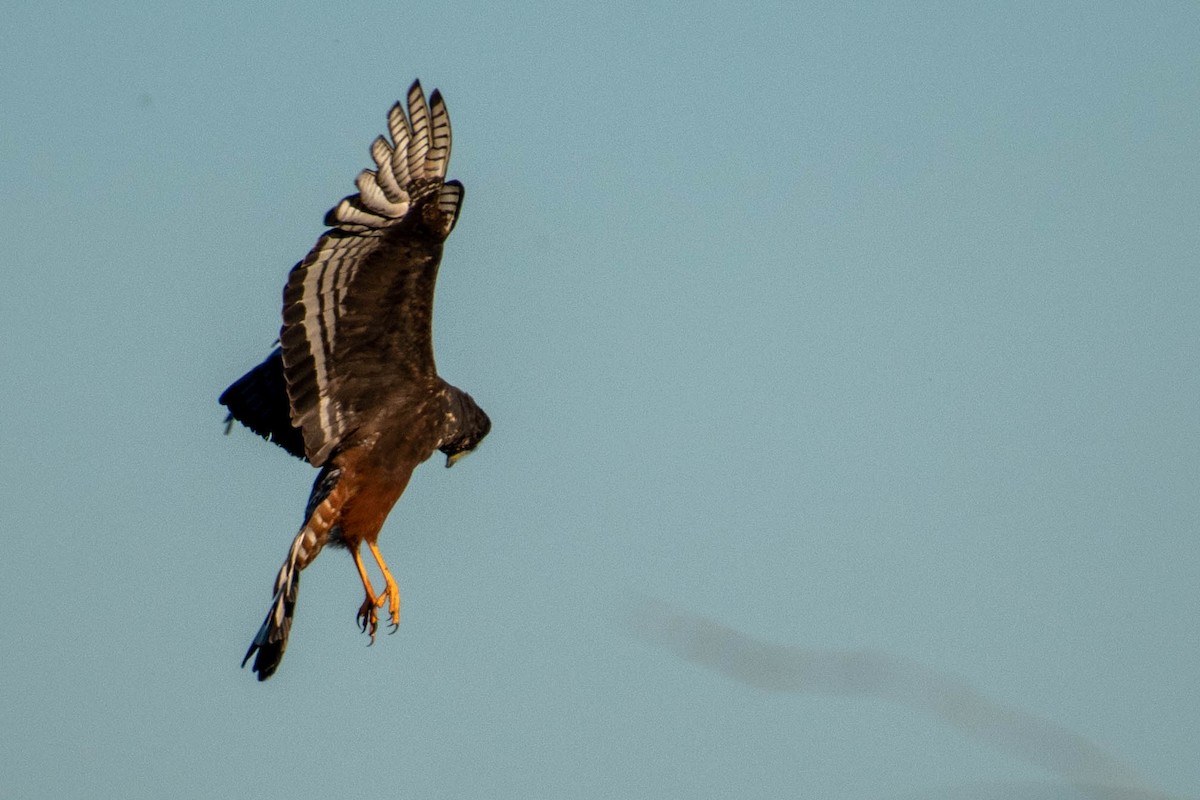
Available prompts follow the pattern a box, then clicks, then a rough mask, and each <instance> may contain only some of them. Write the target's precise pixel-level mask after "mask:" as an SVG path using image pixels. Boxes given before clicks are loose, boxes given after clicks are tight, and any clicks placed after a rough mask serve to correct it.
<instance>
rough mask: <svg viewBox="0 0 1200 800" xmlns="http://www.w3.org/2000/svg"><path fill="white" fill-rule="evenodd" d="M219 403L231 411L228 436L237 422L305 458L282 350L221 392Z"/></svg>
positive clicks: (226, 428) (297, 456) (275, 352)
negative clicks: (288, 393) (289, 402)
mask: <svg viewBox="0 0 1200 800" xmlns="http://www.w3.org/2000/svg"><path fill="white" fill-rule="evenodd" d="M219 402H220V403H221V405H223V406H225V407H226V408H227V409H229V415H228V416H226V417H225V425H226V427H225V432H226V433H229V429H230V427H232V424H233V421H234V420H237V421H238V422H240V423H242V424H243V425H245V426H246V427H247V428H249V429H250V430H252V431H254V432H255V433H257V434H258V435H259V436H261V437H262V438H264V439H266V440H267V441H268V442H274V443H275V444H277V445H279V446H280V447H282V448H283V449H284V450H286V451H288V452H289V453H291V454H292V455H294V456H295V457H296V458H300V459H303V458H304V457H305V456H304V436H303V435H302V434H301V433H300V429H299V428H296V427H295V426H293V425H292V418H291V412H290V408H289V405H288V396H287V382H286V381H285V380H284V377H283V351H282V350H281V349H280V348H278V347H277V348H275V350H274V351H272V352H271V354H270V355H269V356H267V357H266V359H265V360H264V361H263V362H262V363H261V364H259V365H258V366H257V367H255V368H254V369H252V370H250V371H249V372H247V373H246V374H245V375H243V376H242V377H240V378H238V379H237V380H236V381H234V382H233V383H232V384H231V385H230V386H229V388H228V389H226V390H225V391H224V392H222V393H221V397H220V400H219Z"/></svg>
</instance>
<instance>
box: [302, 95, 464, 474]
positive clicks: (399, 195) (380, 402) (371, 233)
mask: <svg viewBox="0 0 1200 800" xmlns="http://www.w3.org/2000/svg"><path fill="white" fill-rule="evenodd" d="M388 129H389V131H390V133H391V137H392V142H391V143H389V142H388V141H387V140H386V139H384V138H383V137H382V136H380V137H379V138H377V139H376V140H375V141H374V142H373V143H372V144H371V156H372V158H373V159H374V160H375V164H376V169H375V170H364V171H363V172H362V173H360V174H359V176H358V179H357V184H358V193H357V194H353V195H350V196H349V197H347V198H345V199H344V200H342V201H341V202H340V203H338V205H337V206H335V207H334V208H333V209H332V210H330V212H329V213H328V214H327V215H326V217H325V224H327V225H329V226H330V227H331V230H329V231H326V233H325V235H324V236H322V237H321V238H320V239H319V240H318V241H317V244H316V246H314V247H313V249H312V251H311V252H310V253H309V254H308V256H307V257H306V258H305V259H304V260H303V261H301V262H300V263H299V264H297V265H296V266H295V267H293V268H292V271H291V274H290V275H289V276H288V282H287V287H286V288H285V289H284V292H283V329H282V331H281V333H280V335H279V340H280V344H281V345H282V347H283V364H284V376H285V377H286V379H287V392H288V398H289V400H290V403H291V418H292V423H293V424H294V425H295V426H296V427H297V428H299V429H300V430H301V431H302V432H303V435H304V449H305V451H306V453H307V455H308V460H309V461H310V462H312V464H313V465H314V466H320V465H321V464H323V463H324V462H325V459H326V458H328V456H329V454H330V452H332V450H333V449H334V448H335V447H336V446H337V445H338V444H339V443H341V442H342V441H344V440H345V439H346V438H347V437H348V436H350V435H352V434H353V432H354V431H355V430H357V429H358V428H359V427H360V426H362V425H363V424H364V423H365V422H366V421H367V420H369V419H371V418H372V417H374V416H376V414H377V413H378V412H379V411H380V409H381V408H382V407H383V406H386V405H390V404H394V403H403V402H405V401H406V400H407V398H409V397H410V394H409V391H408V390H409V389H412V388H415V387H417V386H418V385H421V384H423V383H425V382H426V381H427V380H429V379H430V378H432V377H434V376H435V375H436V374H437V373H436V367H435V364H434V359H433V342H432V335H431V334H432V331H431V324H432V318H433V290H434V283H435V281H436V279H437V268H438V262H439V261H440V260H441V257H442V243H443V242H444V241H445V239H446V237H447V236H449V235H450V231H451V230H452V229H453V228H454V223H455V221H456V220H457V218H458V211H459V208H460V207H461V205H462V197H463V188H462V184H460V183H458V182H457V181H446V180H445V177H446V165H447V163H448V161H449V158H450V117H449V116H448V115H447V113H446V106H445V103H443V102H442V97H441V95H440V94H439V93H438V92H437V91H436V90H435V91H434V92H433V94H432V95H431V96H430V102H429V103H426V101H425V94H424V92H422V91H421V84H420V82H419V81H418V82H414V83H413V85H412V87H411V88H410V89H409V90H408V114H407V116H406V115H405V112H404V109H403V108H402V107H401V106H400V104H399V103H397V104H396V105H395V106H393V107H392V109H391V111H390V112H389V114H388Z"/></svg>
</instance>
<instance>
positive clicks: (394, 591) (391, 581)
mask: <svg viewBox="0 0 1200 800" xmlns="http://www.w3.org/2000/svg"><path fill="white" fill-rule="evenodd" d="M367 547H370V548H371V555H373V556H375V562H376V563H377V564H379V571H380V572H382V573H383V580H384V582H385V583H386V584H387V586H385V587H384V592H386V593H387V603H388V613H389V614H390V615H391V617H392V630H391V632H392V633H395V632H396V629H397V628H399V627H400V586H399V585H398V584H397V583H396V579H395V578H393V577H392V571H391V570H390V569H388V565H387V562H386V561H384V560H383V554H382V553H380V552H379V547H378V546H377V545H376V544H375V543H374V542H367ZM383 598H384V595H382V594H381V595H379V597H378V599H377V600H376V601H375V602H376V604H377V605H378V606H379V607H380V608H383Z"/></svg>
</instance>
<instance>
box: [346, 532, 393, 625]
mask: <svg viewBox="0 0 1200 800" xmlns="http://www.w3.org/2000/svg"><path fill="white" fill-rule="evenodd" d="M373 548H374V545H372V549H373ZM351 553H353V555H354V566H355V567H357V568H358V577H359V578H361V579H362V585H363V589H364V590H365V591H366V593H367V598H366V599H365V600H363V604H362V605H361V606H359V607H358V625H359V627H360V628H362V631H363V633H367V632H370V634H371V644H374V643H375V631H377V630H378V629H379V615H378V614H376V613H375V608H376V607H377V606H381V605H383V598H384V596H383V595H378V596H376V594H375V589H374V588H373V587H372V586H371V579H370V578H368V577H367V568H366V566H365V565H364V564H363V561H362V554H361V553H359V552H358V548H357V547H355V548H353V549H352V550H351ZM384 577H387V576H386V573H385V576H384Z"/></svg>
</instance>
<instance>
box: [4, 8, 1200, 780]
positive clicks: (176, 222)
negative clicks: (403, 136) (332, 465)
mask: <svg viewBox="0 0 1200 800" xmlns="http://www.w3.org/2000/svg"><path fill="white" fill-rule="evenodd" d="M969 5H972V4H965V3H962V4H960V3H939V4H933V3H931V4H893V3H880V4H849V3H830V4H824V5H821V4H811V3H781V4H748V5H746V4H740V3H737V4H735V3H729V4H722V3H693V4H677V3H671V4H660V3H653V4H649V5H648V4H645V3H627V4H588V5H582V6H578V7H574V6H568V5H564V4H562V3H557V2H554V3H543V4H533V3H526V4H517V5H503V4H496V3H466V4H455V5H453V6H451V7H449V8H440V7H438V4H411V3H397V2H392V3H352V4H329V3H311V4H302V3H270V4H254V6H256V7H254V8H251V4H242V3H236V4H234V3H230V4H224V5H221V4H213V3H188V4H176V5H174V6H172V7H170V8H162V9H159V8H157V7H150V6H146V5H145V4H143V3H128V4H125V3H93V4H83V3H71V4H62V3H57V4H56V3H36V4H35V3H22V4H16V3H12V4H8V5H7V7H6V8H4V9H3V11H4V13H3V18H4V23H3V26H2V27H0V101H2V109H0V220H2V222H0V226H2V228H0V230H2V231H3V241H4V250H3V255H2V256H0V270H2V275H3V278H4V285H3V288H2V290H0V367H2V372H0V375H2V377H0V408H2V409H3V417H2V421H0V456H2V458H0V486H2V487H3V489H2V492H3V494H2V502H0V530H2V531H3V536H4V541H5V548H4V554H3V556H2V558H0V797H2V798H6V799H7V798H94V797H127V798H135V799H139V800H140V798H161V797H186V798H193V797H194V798H204V797H210V798H211V797H249V796H255V797H263V798H288V799H289V800H305V799H306V798H329V797H401V798H442V797H446V798H450V797H454V798H458V797H464V798H465V797H479V798H626V797H628V798H732V797H764V798H766V797H772V798H775V797H779V798H782V797H811V798H863V799H864V800H865V799H866V798H889V797H901V796H904V797H909V796H929V797H934V796H936V797H952V796H959V794H958V793H957V792H956V790H954V789H953V788H947V787H955V786H961V785H963V784H971V783H976V782H989V783H993V784H994V783H997V782H1000V783H1003V784H1006V785H1007V784H1009V783H1010V782H1011V786H1010V790H1009V796H1013V797H1018V798H1020V797H1031V798H1032V797H1039V798H1042V797H1049V796H1063V797H1067V796H1072V797H1073V796H1076V795H1073V794H1069V792H1070V791H1071V790H1068V789H1065V788H1064V789H1061V791H1060V790H1058V789H1055V788H1054V786H1055V785H1057V784H1056V783H1055V782H1056V780H1057V778H1056V776H1055V775H1053V774H1052V773H1049V772H1046V771H1044V770H1042V769H1040V768H1038V767H1036V766H1032V765H1030V764H1027V763H1024V762H1022V761H1019V760H1017V759H1014V758H1013V757H1011V756H1008V755H1005V754H1003V753H1001V752H997V751H994V750H990V749H988V748H987V747H985V746H983V745H981V744H980V743H978V742H976V741H972V740H969V739H967V738H964V737H963V736H962V735H960V733H959V732H958V731H956V730H954V729H952V728H950V727H947V726H945V725H943V724H942V723H941V722H940V721H939V720H937V719H935V718H933V717H931V716H929V715H926V714H923V713H921V712H920V711H918V710H915V709H913V708H909V707H905V706H903V705H897V704H889V703H885V702H880V701H878V700H877V699H873V698H871V697H853V696H851V697H826V696H816V695H803V694H768V693H764V692H761V691H759V690H756V689H753V688H751V687H748V686H745V685H742V684H739V683H736V682H733V681H731V680H729V679H727V678H725V677H723V676H721V675H719V674H717V673H713V672H709V671H706V670H704V669H703V668H701V667H699V666H696V665H694V664H691V663H688V662H686V661H682V660H679V659H677V658H676V657H675V656H673V655H671V654H670V653H669V652H667V651H666V650H664V649H662V648H656V647H654V646H653V645H652V644H647V643H646V642H644V641H640V640H638V639H637V638H635V637H634V636H632V635H630V632H629V624H628V614H629V611H630V608H634V609H636V608H637V605H638V603H641V602H643V599H644V598H650V599H655V600H663V601H666V602H668V603H670V604H672V606H673V607H676V608H680V609H686V610H688V611H689V612H691V613H697V614H702V615H705V616H707V617H711V618H713V619H715V620H719V621H721V622H722V623H723V624H726V625H729V626H732V627H734V628H737V629H739V630H742V631H744V632H745V633H747V634H748V635H751V636H754V637H756V638H758V639H760V640H763V641H770V642H775V643H779V644H788V645H794V646H797V647H806V648H816V649H842V648H869V649H871V650H876V651H881V652H886V653H890V654H893V655H895V656H897V657H904V658H908V659H913V660H916V661H919V662H921V663H923V664H925V665H927V666H928V667H930V668H931V669H935V670H938V671H940V672H944V673H948V674H952V675H955V676H958V677H959V678H961V679H962V680H964V681H966V682H968V683H969V684H970V685H971V686H973V687H974V688H975V689H976V690H978V691H979V692H981V693H982V694H984V695H985V696H987V697H990V698H991V699H992V700H994V701H995V702H996V703H999V704H1003V705H1006V706H1011V707H1013V708H1019V709H1022V710H1023V711H1024V712H1027V713H1031V714H1035V715H1039V716H1042V717H1045V718H1046V719H1049V720H1054V721H1055V722H1056V723H1057V724H1059V725H1062V726H1065V727H1067V728H1069V729H1071V730H1073V731H1076V732H1077V733H1079V734H1080V735H1082V736H1085V737H1087V738H1088V739H1090V740H1091V741H1093V742H1095V743H1096V744H1097V745H1098V746H1100V747H1103V748H1104V749H1106V750H1107V751H1109V752H1111V753H1113V754H1115V755H1117V756H1119V757H1121V758H1123V759H1125V760H1126V761H1127V762H1128V763H1129V764H1131V765H1132V766H1133V767H1134V768H1135V769H1137V770H1138V771H1139V772H1140V773H1141V774H1142V775H1144V776H1145V777H1146V782H1147V785H1148V786H1152V787H1155V788H1158V789H1161V790H1164V791H1168V792H1172V793H1175V794H1178V795H1183V796H1191V797H1196V796H1200V789H1198V787H1200V758H1198V757H1197V754H1198V753H1200V691H1197V687H1196V681H1197V677H1200V601H1198V599H1197V590H1198V583H1200V581H1198V578H1200V544H1198V541H1197V528H1198V526H1200V494H1198V492H1197V487H1198V486H1200V416H1198V411H1200V399H1198V398H1200V369H1198V367H1200V358H1198V353H1200V346H1198V345H1200V258H1198V256H1200V224H1198V221H1200V155H1198V154H1200V44H1198V43H1200V6H1197V5H1196V4H1194V3H1190V2H1162V3H1158V2H1146V3H1133V2H1129V3H1125V2H1120V3H1117V2H1113V3H1051V4H1046V3H1043V2H1037V3H1033V2H1031V3H1003V4H991V6H992V8H991V10H982V9H979V8H973V9H970V10H969V9H968V6H969ZM414 77H420V78H421V79H422V80H423V82H424V83H425V85H426V86H427V87H429V88H432V87H435V86H436V87H440V88H441V89H442V91H443V92H444V93H445V95H446V98H447V102H448V105H449V108H450V113H451V116H452V119H453V123H454V134H455V147H454V154H453V158H452V160H451V168H450V173H451V175H453V176H454V177H457V178H459V179H461V180H462V181H463V182H464V183H465V184H466V186H467V198H466V205H465V207H464V210H463V214H462V217H461V220H460V224H459V226H458V228H457V230H456V231H455V233H454V236H453V237H452V239H451V241H450V243H449V246H448V248H447V252H446V257H445V261H444V265H443V270H442V277H441V281H440V284H439V295H438V309H437V319H436V335H437V347H438V360H439V366H440V368H441V371H442V373H443V374H444V375H445V376H446V377H447V378H448V379H450V380H451V381H453V382H455V383H457V384H458V385H460V386H462V387H464V388H465V389H467V390H468V391H470V392H472V393H473V394H474V396H475V397H476V398H477V399H478V400H479V402H480V403H481V404H482V405H483V406H484V407H485V408H486V409H487V410H488V412H489V413H490V414H491V416H492V419H493V421H494V423H495V427H494V430H493V433H492V434H491V437H490V438H489V439H488V440H487V442H486V444H485V445H484V446H483V447H482V448H481V450H480V451H479V452H478V453H477V454H476V455H474V456H473V457H471V458H470V459H468V460H466V461H465V462H463V463H461V464H460V465H459V466H458V467H456V468H455V469H454V470H452V471H448V472H447V471H446V470H443V469H442V468H441V467H440V465H439V464H438V463H436V462H431V463H430V464H429V465H426V466H425V467H423V468H422V469H421V470H419V471H418V474H417V476H416V477H415V479H414V480H413V482H412V484H411V486H410V487H409V490H408V492H407V494H406V495H405V496H404V498H403V499H402V501H401V503H400V504H399V505H398V506H397V508H396V510H395V511H394V512H393V514H392V516H391V518H390V519H389V521H388V524H387V527H386V528H385V530H384V535H383V538H382V543H383V550H384V552H385V554H387V555H388V556H389V558H390V561H391V564H392V566H393V569H394V571H395V572H396V574H397V577H398V579H399V580H400V584H401V588H402V591H403V596H404V602H405V605H404V621H403V624H402V626H401V630H400V632H399V634H398V635H396V636H393V637H384V638H382V639H381V640H380V641H379V642H378V643H377V645H376V646H375V647H373V648H371V649H367V648H366V647H364V644H365V641H364V639H363V637H362V636H361V635H359V634H358V632H357V630H356V628H355V626H354V612H355V610H356V608H357V606H358V603H359V600H360V598H361V587H360V586H359V584H358V581H357V578H356V576H355V573H354V570H353V568H352V566H351V563H350V561H349V559H348V558H347V557H346V556H345V554H344V553H338V552H329V553H326V554H325V555H323V556H322V557H321V559H320V560H319V561H318V562H317V563H316V564H315V565H314V566H313V567H312V568H311V569H310V570H309V571H308V572H306V573H305V576H304V585H303V591H302V593H301V597H300V606H299V611H298V622H297V624H296V627H295V629H294V636H293V640H292V643H291V647H290V649H289V651H288V655H287V658H286V660H285V661H284V664H283V667H282V669H281V671H280V673H279V675H278V676H277V677H276V678H274V679H273V680H271V681H270V682H268V683H266V684H263V685H260V684H258V683H256V682H255V681H254V680H253V677H252V675H251V674H250V673H249V672H248V671H240V670H239V669H238V661H239V660H240V658H241V656H242V654H243V652H244V650H245V647H246V645H247V643H248V642H249V640H250V637H251V636H252V634H253V633H254V631H255V629H256V627H257V625H258V624H259V621H260V620H261V618H262V614H263V613H264V612H265V610H266V603H267V601H268V599H269V595H270V585H271V581H272V579H273V577H274V573H275V570H276V568H277V567H278V564H279V562H280V561H281V560H282V558H283V556H284V554H285V551H286V548H287V545H288V542H289V541H290V539H291V536H292V535H293V533H294V532H295V529H296V527H297V526H298V524H299V523H300V519H299V517H300V512H301V510H302V509H303V506H304V500H305V498H306V496H307V492H308V489H309V484H310V481H311V479H312V473H311V470H310V469H309V468H307V467H305V466H304V465H303V464H301V463H300V462H298V461H295V460H292V459H290V458H288V457H287V456H286V455H285V454H284V453H283V452H282V451H280V450H278V449H276V448H273V447H271V446H269V445H267V444H265V443H263V442H261V441H260V440H257V439H256V438H255V437H253V436H252V435H250V434H249V433H247V432H245V431H243V430H237V431H235V432H234V435H232V436H230V437H228V438H227V437H224V436H222V426H221V421H222V417H223V414H222V409H220V408H219V407H218V406H217V405H216V397H217V395H218V393H219V392H220V391H221V389H223V388H224V386H225V385H226V384H227V383H228V382H229V381H231V380H232V379H234V378H236V377H237V376H238V375H240V374H241V372H242V371H244V370H245V369H247V368H249V367H250V366H252V365H253V364H254V363H255V362H256V361H257V360H258V359H259V358H260V357H261V356H262V355H264V354H265V353H266V351H267V349H268V348H269V346H270V344H271V341H272V339H273V338H274V336H275V335H276V334H277V331H278V324H279V318H278V304H279V297H280V290H281V287H282V283H283V279H284V276H285V274H286V271H287V269H288V268H289V267H290V266H291V265H292V264H293V263H294V262H295V261H296V260H297V259H299V258H300V257H302V256H303V255H304V253H305V252H306V250H307V248H308V247H309V246H310V245H311V244H312V242H313V241H314V240H315V239H316V237H317V235H318V234H319V233H320V231H321V225H320V221H321V216H322V214H323V213H324V211H325V210H326V208H328V207H329V206H330V205H332V204H333V203H334V202H335V201H336V200H337V199H339V198H340V197H341V196H343V195H344V194H347V193H349V192H351V191H353V184H352V178H353V176H354V175H355V174H356V173H357V171H358V170H359V169H362V168H363V167H366V166H369V165H370V161H369V158H368V153H367V146H368V144H369V142H370V141H371V139H372V138H373V137H374V136H375V135H376V134H378V133H380V132H382V131H383V130H384V118H385V112H386V110H387V107H388V106H389V105H390V104H391V103H392V101H393V100H395V99H396V98H397V97H400V96H402V94H403V92H404V90H405V89H406V88H407V86H408V84H409V82H410V81H411V80H412V79H413V78H414Z"/></svg>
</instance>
